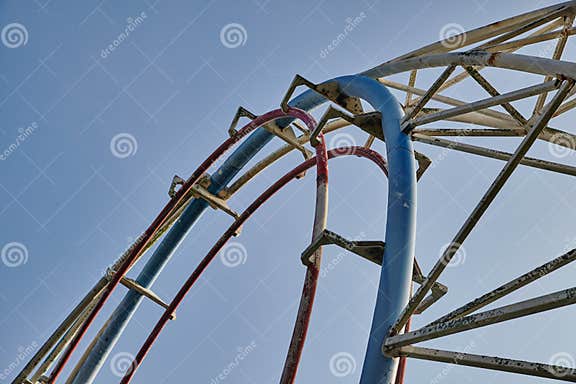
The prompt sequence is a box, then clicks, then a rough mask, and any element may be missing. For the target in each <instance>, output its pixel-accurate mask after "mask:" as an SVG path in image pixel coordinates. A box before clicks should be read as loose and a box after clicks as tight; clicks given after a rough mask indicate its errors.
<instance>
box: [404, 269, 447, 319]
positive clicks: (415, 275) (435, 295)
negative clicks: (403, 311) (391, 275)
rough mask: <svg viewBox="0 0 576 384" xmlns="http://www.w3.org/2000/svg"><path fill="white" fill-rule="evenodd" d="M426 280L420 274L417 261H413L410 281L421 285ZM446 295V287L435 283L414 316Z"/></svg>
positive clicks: (420, 270)
mask: <svg viewBox="0 0 576 384" xmlns="http://www.w3.org/2000/svg"><path fill="white" fill-rule="evenodd" d="M424 280H426V276H424V274H423V273H422V269H421V268H420V265H418V261H416V259H414V269H413V271H412V281H413V282H415V283H416V284H422V283H423V282H424ZM447 293H448V287H447V286H445V285H444V284H441V283H438V282H435V283H434V285H433V286H432V289H431V290H430V295H428V296H427V297H426V298H425V299H424V300H422V302H421V303H420V305H419V306H418V307H417V308H416V311H414V314H416V315H419V314H421V313H422V312H424V311H425V310H426V309H428V308H429V307H430V306H431V305H432V304H434V303H435V302H437V301H438V300H440V298H441V297H442V296H444V295H445V294H447Z"/></svg>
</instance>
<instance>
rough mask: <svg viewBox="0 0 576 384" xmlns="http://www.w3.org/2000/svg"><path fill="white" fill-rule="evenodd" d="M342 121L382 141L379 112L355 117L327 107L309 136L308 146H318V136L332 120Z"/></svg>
mask: <svg viewBox="0 0 576 384" xmlns="http://www.w3.org/2000/svg"><path fill="white" fill-rule="evenodd" d="M338 118H340V119H344V120H346V121H347V122H349V123H350V124H352V125H355V126H357V127H358V128H360V129H362V130H363V131H365V132H367V133H369V134H370V135H372V136H375V137H377V138H379V139H380V140H382V141H384V134H383V133H382V117H381V115H380V112H367V113H360V114H355V115H352V116H351V115H349V114H347V113H345V112H343V111H341V110H339V109H336V108H334V107H331V106H330V107H328V109H327V110H326V112H325V113H324V115H322V118H321V119H320V121H319V122H318V125H317V126H316V129H314V131H313V132H312V133H311V134H310V144H312V145H313V146H316V145H318V135H319V134H320V132H322V129H324V126H325V125H326V124H327V123H328V122H329V121H330V120H332V119H338Z"/></svg>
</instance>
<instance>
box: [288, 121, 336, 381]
mask: <svg viewBox="0 0 576 384" xmlns="http://www.w3.org/2000/svg"><path fill="white" fill-rule="evenodd" d="M312 128H313V127H310V129H312ZM315 150H316V205H315V210H314V224H313V225H312V239H314V238H316V237H318V236H320V235H321V234H322V233H323V232H324V231H325V230H326V221H327V218H328V153H327V151H326V143H325V141H324V135H323V134H320V136H319V137H318V141H317V144H316V146H315ZM308 260H309V263H308V264H307V266H306V276H305V277H304V287H303V288H302V295H301V297H300V305H299V307H298V313H297V315H296V322H295V324H294V330H293V331H292V338H291V339H290V345H289V347H288V353H287V355H286V360H285V362H284V369H283V370H282V376H281V378H280V383H281V384H292V383H293V382H294V380H296V373H297V371H298V365H299V364H300V359H301V358H302V351H303V350H304V343H305V341H306V335H307V334H308V328H309V325H310V318H311V316H312V307H313V305H314V298H315V296H316V288H317V286H318V277H319V275H320V264H321V262H322V247H321V246H320V247H317V248H316V249H315V250H314V252H313V254H312V255H311V256H310V258H309V259H308Z"/></svg>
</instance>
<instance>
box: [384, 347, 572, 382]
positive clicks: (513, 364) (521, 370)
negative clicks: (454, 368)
mask: <svg viewBox="0 0 576 384" xmlns="http://www.w3.org/2000/svg"><path fill="white" fill-rule="evenodd" d="M393 353H394V355H395V356H406V357H411V358H415V359H420V360H428V361H437V362H441V363H448V364H456V365H464V366H468V367H476V368H484V369H491V370H495V371H502V372H510V373H518V374H521V375H528V376H536V377H543V378H547V379H552V380H560V381H568V382H576V370H575V369H573V368H570V367H562V366H558V365H550V364H542V363H532V362H529V361H522V360H513V359H506V358H502V357H493V356H483V355H474V354H470V353H465V352H452V351H443V350H439V349H430V348H421V347H413V346H406V347H402V348H400V349H398V350H396V351H394V352H393Z"/></svg>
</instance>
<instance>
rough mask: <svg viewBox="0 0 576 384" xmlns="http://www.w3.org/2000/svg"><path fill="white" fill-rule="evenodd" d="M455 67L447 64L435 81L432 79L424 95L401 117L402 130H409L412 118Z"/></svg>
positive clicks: (411, 126) (411, 125)
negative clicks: (432, 81)
mask: <svg viewBox="0 0 576 384" xmlns="http://www.w3.org/2000/svg"><path fill="white" fill-rule="evenodd" d="M455 69H456V66H455V65H450V66H448V68H446V69H445V70H444V72H442V74H441V75H440V76H439V77H438V78H437V79H436V81H434V83H433V84H432V86H431V87H430V88H429V89H428V91H427V92H426V93H425V94H424V95H422V97H421V98H420V99H418V100H417V101H416V105H415V106H414V107H413V108H410V109H409V110H408V113H407V114H406V115H405V116H404V117H403V118H402V130H403V131H404V132H410V131H411V130H412V128H413V123H414V121H413V120H412V118H413V117H416V116H417V115H418V113H420V111H421V110H422V108H424V106H426V104H427V103H428V102H429V101H430V99H431V98H432V96H434V94H435V93H436V92H438V90H439V89H440V87H441V86H442V84H444V83H445V82H446V80H448V78H449V77H450V75H451V74H452V72H454V70H455Z"/></svg>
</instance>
